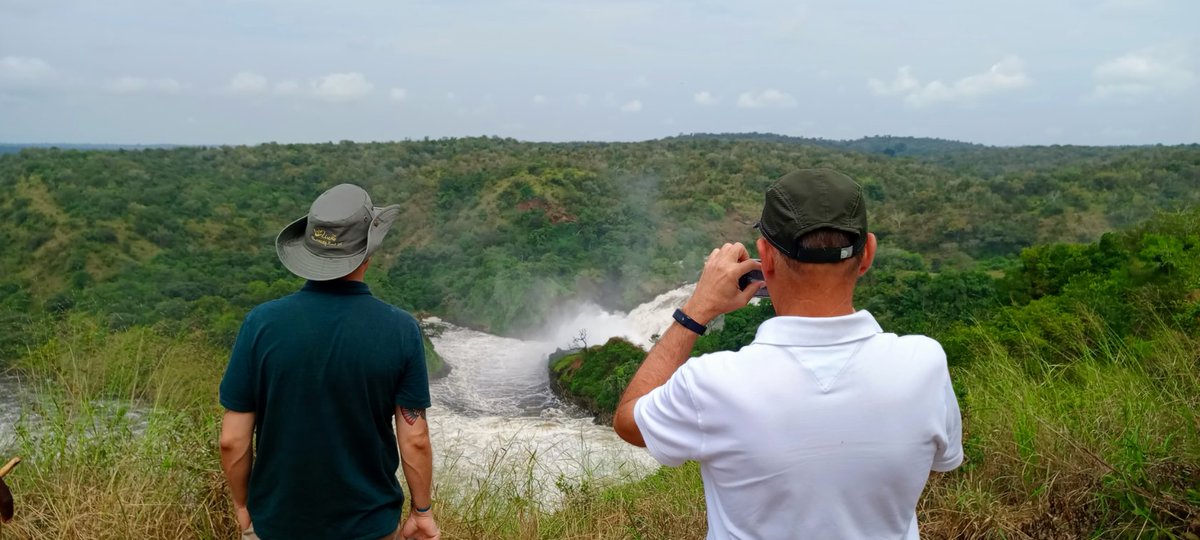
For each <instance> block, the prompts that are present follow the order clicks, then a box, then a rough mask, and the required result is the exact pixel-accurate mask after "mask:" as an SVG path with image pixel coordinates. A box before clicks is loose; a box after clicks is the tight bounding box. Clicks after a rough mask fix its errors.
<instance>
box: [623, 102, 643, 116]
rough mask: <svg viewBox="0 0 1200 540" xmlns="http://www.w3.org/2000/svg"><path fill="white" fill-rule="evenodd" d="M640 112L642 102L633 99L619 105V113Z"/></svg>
mask: <svg viewBox="0 0 1200 540" xmlns="http://www.w3.org/2000/svg"><path fill="white" fill-rule="evenodd" d="M641 111H642V102H641V101H640V100H636V99H635V100H633V101H630V102H629V103H626V104H624V105H621V112H627V113H635V112H641Z"/></svg>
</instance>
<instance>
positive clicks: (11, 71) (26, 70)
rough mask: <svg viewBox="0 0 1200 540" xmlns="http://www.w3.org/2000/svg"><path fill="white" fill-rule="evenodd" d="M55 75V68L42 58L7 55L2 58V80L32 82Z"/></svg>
mask: <svg viewBox="0 0 1200 540" xmlns="http://www.w3.org/2000/svg"><path fill="white" fill-rule="evenodd" d="M53 76H54V68H52V67H50V64H47V63H46V61H45V60H42V59H41V58H30V57H25V56H5V57H4V58H0V82H4V83H18V84H31V83H37V82H41V81H44V80H46V79H48V78H50V77H53Z"/></svg>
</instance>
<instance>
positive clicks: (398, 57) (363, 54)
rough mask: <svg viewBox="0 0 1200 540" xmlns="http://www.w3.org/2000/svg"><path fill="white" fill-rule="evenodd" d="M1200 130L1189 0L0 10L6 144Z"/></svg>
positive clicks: (357, 0) (494, 0)
mask: <svg viewBox="0 0 1200 540" xmlns="http://www.w3.org/2000/svg"><path fill="white" fill-rule="evenodd" d="M728 131H770V132H776V133H784V134H789V135H800V136H813V137H827V138H858V137H861V136H864V135H876V134H892V135H913V136H931V137H943V138H950V139H960V140H967V141H973V142H982V143H987V144H1001V145H1016V144H1054V143H1062V144H1066V143H1073V144H1129V143H1137V144H1141V143H1193V142H1200V1H1197V0H1005V1H988V2H983V1H974V0H910V1H896V0H861V1H851V0H846V1H835V0H790V1H782V2H774V1H759V0H752V1H747V0H743V1H737V2H713V1H707V0H701V1H695V0H693V1H682V0H678V1H677V0H654V1H642V2H619V1H618V2H613V1H600V0H545V1H542V0H522V1H507V0H487V1H484V0H436V1H429V2H422V1H410V0H337V1H335V0H320V1H318V0H254V1H251V0H242V1H234V0H155V1H149V0H104V1H100V0H0V142H70V143H125V144H129V143H179V144H219V143H229V144H252V143H260V142H267V141H277V142H317V141H330V140H333V141H337V140H342V139H351V140H358V141H365V140H397V139H404V138H420V137H424V136H429V137H442V136H462V135H502V136H511V137H516V138H518V139H524V140H549V141H565V140H641V139H650V138H658V137H662V136H668V135H675V134H678V133H688V132H728Z"/></svg>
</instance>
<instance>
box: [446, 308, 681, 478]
mask: <svg viewBox="0 0 1200 540" xmlns="http://www.w3.org/2000/svg"><path fill="white" fill-rule="evenodd" d="M691 289H692V287H690V286H688V287H682V288H680V289H676V290H673V291H669V292H667V293H665V294H663V295H660V296H659V297H657V298H655V299H654V300H652V301H650V302H647V303H646V304H643V305H641V306H638V307H637V308H636V309H634V310H632V311H631V312H629V313H628V314H625V313H619V312H617V313H613V312H609V311H605V310H603V309H601V308H599V307H597V306H595V305H590V304H584V305H580V306H578V307H576V308H575V309H572V310H568V311H567V313H568V315H566V316H564V317H562V318H561V320H560V321H558V323H557V324H555V325H554V327H553V328H549V329H546V330H545V331H543V332H541V333H540V335H539V336H538V337H537V338H535V339H529V340H518V339H513V338H506V337H499V336H493V335H490V334H486V333H483V332H478V331H475V330H470V329H466V328H460V327H457V326H454V325H450V324H447V323H442V322H440V321H436V320H432V321H426V323H427V324H431V323H432V324H433V325H440V326H441V327H442V330H441V332H440V333H435V334H436V335H434V336H433V337H431V339H432V341H433V344H434V348H435V349H436V350H437V352H438V354H440V355H441V356H442V357H443V358H444V359H445V360H446V362H447V363H448V364H450V366H451V367H452V370H451V372H450V375H448V376H447V377H444V378H442V379H439V380H436V381H433V383H431V385H430V392H431V394H432V396H433V405H434V406H433V408H432V409H430V411H429V421H430V431H431V434H432V438H433V445H434V447H435V461H436V469H437V474H439V475H443V476H449V477H451V478H452V479H455V480H460V481H461V480H466V481H467V482H466V483H467V484H470V485H478V484H480V483H481V482H491V483H509V484H520V485H519V486H517V487H518V488H522V489H524V488H528V489H529V490H530V491H531V492H529V493H522V494H521V495H523V496H529V497H532V498H535V499H537V500H554V499H556V498H557V496H558V494H559V493H558V488H557V484H559V483H560V481H564V482H565V483H566V484H567V485H575V484H579V483H581V482H589V483H592V484H595V483H605V482H620V481H629V480H635V479H638V478H641V477H643V476H645V475H646V474H648V473H649V472H651V471H653V470H654V469H655V468H656V467H657V464H656V463H655V462H654V460H653V459H652V458H650V456H649V455H648V454H647V453H646V451H645V450H643V449H640V448H635V447H632V446H630V445H628V444H626V443H624V442H623V441H621V440H620V439H619V438H617V436H616V434H614V433H613V431H612V428H610V427H608V426H600V425H596V424H594V423H593V422H592V418H591V417H590V416H588V415H587V414H586V413H584V412H583V411H581V410H579V409H577V408H575V407H574V406H572V405H570V404H567V403H564V402H562V401H561V400H559V399H558V398H557V397H556V396H554V394H553V393H552V392H551V391H550V384H549V383H550V380H549V371H548V368H547V365H548V364H547V359H548V356H549V355H550V353H552V352H554V350H555V349H557V348H565V347H567V346H569V345H570V344H571V341H572V339H573V338H575V337H576V336H578V335H579V331H580V330H585V331H586V333H587V340H588V342H589V343H590V344H593V345H594V344H600V343H604V342H605V341H607V340H608V338H610V337H613V336H623V337H626V338H627V339H629V340H630V341H633V342H634V343H638V344H640V345H642V346H644V347H649V346H650V345H651V344H652V343H651V340H652V338H653V336H654V335H656V334H660V333H662V332H663V331H664V330H665V329H666V328H667V326H668V325H669V324H670V323H671V320H672V319H671V312H672V311H673V310H674V309H675V308H676V307H677V306H678V305H680V304H681V303H682V302H683V300H684V299H686V298H687V296H688V295H690V294H691ZM440 483H441V484H443V485H462V482H440ZM522 486H523V487H522Z"/></svg>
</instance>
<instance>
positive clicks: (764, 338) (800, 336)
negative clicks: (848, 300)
mask: <svg viewBox="0 0 1200 540" xmlns="http://www.w3.org/2000/svg"><path fill="white" fill-rule="evenodd" d="M882 332H883V328H881V327H880V326H879V323H877V322H875V317H874V316H873V315H871V313H870V312H869V311H867V310H861V311H856V312H854V313H852V314H850V315H842V316H840V317H783V316H780V317H772V318H770V319H767V320H766V321H764V322H763V323H762V324H761V325H759V326H758V333H757V334H755V336H754V343H758V344H763V345H783V346H792V347H821V346H825V345H839V344H842V343H851V342H854V341H859V340H862V339H866V338H869V337H871V336H873V335H875V334H879V333H882Z"/></svg>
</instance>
